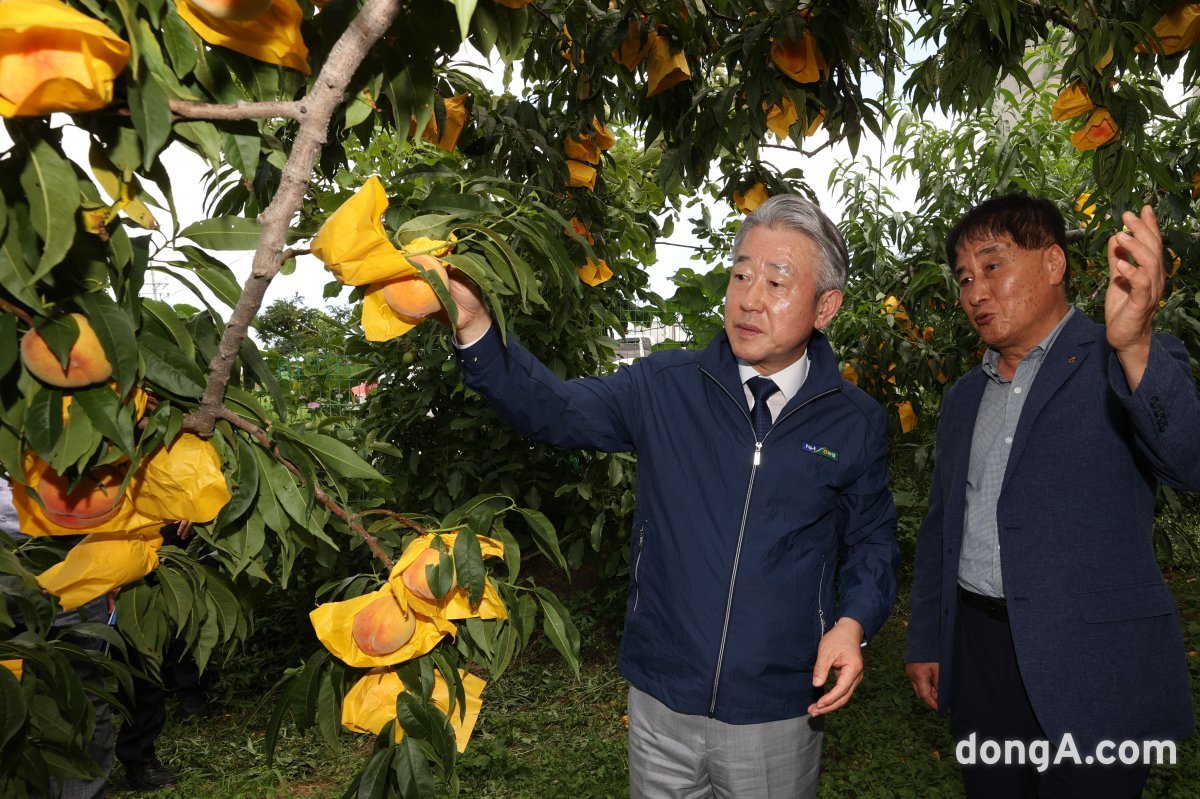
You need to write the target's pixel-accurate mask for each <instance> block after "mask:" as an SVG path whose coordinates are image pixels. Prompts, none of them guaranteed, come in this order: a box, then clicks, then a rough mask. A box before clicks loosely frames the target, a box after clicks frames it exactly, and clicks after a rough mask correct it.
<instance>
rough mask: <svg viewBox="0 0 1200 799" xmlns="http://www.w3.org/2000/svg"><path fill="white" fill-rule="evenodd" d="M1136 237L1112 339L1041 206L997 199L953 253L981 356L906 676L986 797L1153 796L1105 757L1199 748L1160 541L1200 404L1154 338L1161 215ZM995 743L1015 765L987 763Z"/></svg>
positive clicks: (959, 424) (1194, 484) (1137, 227)
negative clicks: (1072, 289) (1071, 284)
mask: <svg viewBox="0 0 1200 799" xmlns="http://www.w3.org/2000/svg"><path fill="white" fill-rule="evenodd" d="M1122 220H1123V222H1124V223H1125V225H1126V227H1127V230H1126V231H1124V232H1121V233H1118V234H1116V235H1114V236H1113V237H1112V238H1111V239H1110V240H1109V242H1108V267H1109V283H1108V288H1107V292H1106V294H1105V301H1104V320H1105V324H1104V325H1099V324H1095V323H1093V322H1092V321H1090V320H1089V319H1088V318H1087V317H1086V316H1085V315H1084V313H1083V312H1082V311H1081V310H1079V309H1078V308H1075V307H1073V306H1072V305H1071V304H1070V302H1069V301H1068V299H1067V292H1066V286H1067V282H1068V263H1067V260H1068V259H1067V248H1066V236H1065V230H1064V223H1063V218H1062V215H1061V214H1060V213H1059V212H1058V210H1057V209H1056V208H1055V207H1054V206H1053V205H1052V204H1051V203H1050V202H1048V201H1047V200H1044V199H1035V198H1031V197H1028V196H1025V195H1009V196H1005V197H999V198H995V199H992V200H988V201H986V202H984V203H981V204H980V205H979V206H977V207H976V208H974V209H972V210H971V211H970V212H969V213H968V214H967V215H966V216H965V217H963V219H962V220H961V221H960V222H959V223H958V224H957V225H956V226H955V227H954V229H953V230H952V231H951V233H950V235H949V237H948V239H947V242H946V251H947V257H948V258H949V263H950V268H951V270H952V272H953V274H954V276H955V279H956V280H957V282H958V285H959V290H960V302H961V305H962V308H963V310H964V311H965V312H966V314H967V317H968V319H970V321H971V324H972V326H973V327H974V328H975V329H976V330H977V331H978V332H979V335H980V337H981V338H982V339H983V341H984V343H985V344H986V345H987V351H986V353H985V354H984V358H983V363H982V365H980V366H978V367H976V368H975V369H973V370H972V371H971V372H969V373H968V374H967V375H966V376H964V377H963V378H962V379H961V380H959V381H958V383H956V384H955V385H954V386H953V388H951V389H950V391H949V392H947V394H946V398H945V400H944V402H943V404H942V412H941V417H940V419H939V423H938V437H937V463H936V468H935V470H934V477H933V485H932V488H931V493H930V500H929V513H928V516H927V517H926V519H925V522H924V524H923V525H922V527H921V531H920V534H919V537H918V540H917V555H916V565H915V573H914V577H913V586H912V617H911V620H910V623H909V627H908V649H907V655H906V661H907V663H908V665H907V672H908V676H909V679H910V680H911V682H912V686H913V690H914V691H915V692H916V694H917V696H918V697H920V699H921V700H922V701H924V702H925V703H926V704H927V705H929V706H930V707H931V708H934V709H937V710H939V711H941V712H945V711H947V710H948V711H949V712H950V717H951V720H950V726H951V730H952V732H953V734H954V737H955V738H956V739H957V740H958V741H959V746H958V749H957V751H958V752H959V753H960V754H961V755H963V756H964V759H966V760H968V761H970V760H971V759H972V758H971V754H972V753H975V757H974V760H975V762H974V763H973V764H972V763H971V762H967V763H965V764H964V765H963V769H962V772H963V781H964V783H965V786H966V791H967V795H968V797H971V799H988V798H990V797H995V798H996V799H1020V798H1021V797H1030V798H1031V799H1032V797H1087V798H1088V799H1110V798H1111V799H1126V798H1127V797H1136V796H1140V795H1141V791H1142V787H1143V785H1144V783H1145V781H1146V778H1147V776H1148V773H1149V764H1148V763H1147V762H1145V761H1144V760H1141V761H1140V762H1137V763H1133V764H1126V763H1123V762H1117V763H1112V764H1104V763H1103V762H1102V758H1106V757H1109V756H1112V755H1113V754H1114V753H1115V752H1116V751H1117V750H1116V749H1115V748H1114V749H1098V748H1097V747H1098V745H1099V744H1101V743H1102V742H1105V741H1107V742H1112V743H1113V744H1115V745H1120V744H1121V743H1123V742H1126V741H1131V742H1135V743H1137V744H1141V743H1143V742H1146V741H1175V740H1179V739H1181V738H1184V737H1186V736H1188V735H1190V734H1191V732H1192V728H1193V717H1192V701H1191V690H1190V685H1189V680H1188V670H1187V663H1186V656H1185V652H1184V645H1183V639H1182V634H1181V631H1180V625H1179V613H1178V610H1177V608H1176V605H1175V601H1174V598H1173V597H1172V596H1171V592H1170V590H1169V589H1168V588H1167V586H1166V584H1165V582H1164V581H1163V576H1162V573H1161V571H1160V570H1159V567H1158V563H1157V562H1156V560H1155V554H1154V545H1153V541H1152V533H1153V527H1154V506H1155V493H1156V488H1157V486H1158V485H1159V483H1164V484H1167V485H1170V486H1173V487H1175V488H1182V489H1191V490H1195V489H1197V488H1200V398H1198V396H1197V391H1196V382H1195V379H1194V378H1193V375H1192V371H1191V367H1190V364H1189V358H1188V353H1187V351H1186V350H1185V349H1184V347H1183V345H1182V344H1181V343H1180V342H1179V341H1178V340H1177V339H1175V338H1172V337H1170V336H1167V335H1163V334H1156V333H1153V332H1152V323H1153V319H1154V314H1155V312H1156V311H1157V310H1158V307H1159V300H1160V298H1161V297H1162V293H1163V284H1164V276H1163V255H1162V239H1161V235H1160V233H1159V229H1158V223H1157V220H1156V218H1155V215H1154V212H1153V211H1152V210H1151V209H1150V207H1149V206H1147V207H1145V208H1143V209H1142V211H1141V213H1140V215H1139V214H1134V213H1131V212H1126V213H1125V214H1123V216H1122ZM1009 742H1013V743H1015V744H1017V745H1016V746H1010V744H1009ZM995 745H999V747H1000V751H1001V752H1003V753H1006V754H1003V755H1002V756H1001V758H1000V761H999V762H992V763H987V762H985V757H983V756H981V755H982V752H983V751H984V750H983V747H985V746H988V747H989V749H988V750H987V751H989V752H992V753H994V752H996V750H995V749H992V748H990V747H992V746H995ZM1032 745H1039V747H1040V748H1039V749H1038V750H1031V749H1030V746H1032ZM1064 747H1065V748H1064ZM1039 751H1042V752H1046V753H1048V757H1047V758H1045V759H1043V758H1040V757H1038V758H1037V759H1036V760H1035V759H1034V757H1031V756H1030V755H1031V753H1032V754H1036V753H1037V752H1039ZM1072 751H1074V752H1075V754H1076V755H1077V757H1072V756H1071V752H1072ZM1139 751H1142V750H1141V749H1139ZM1018 753H1021V755H1022V757H1024V758H1025V759H1024V760H1023V762H1021V763H1017V762H1015V761H1016V760H1017V754H1018ZM1063 753H1065V755H1064V757H1063V759H1061V760H1060V762H1058V763H1057V764H1055V763H1053V762H1049V763H1047V762H1042V761H1043V760H1052V759H1054V758H1056V757H1058V756H1059V755H1060V754H1063ZM990 757H991V756H990V755H989V756H988V758H986V759H990ZM1006 759H1009V760H1012V761H1014V762H1010V763H1006V762H1005V760H1006Z"/></svg>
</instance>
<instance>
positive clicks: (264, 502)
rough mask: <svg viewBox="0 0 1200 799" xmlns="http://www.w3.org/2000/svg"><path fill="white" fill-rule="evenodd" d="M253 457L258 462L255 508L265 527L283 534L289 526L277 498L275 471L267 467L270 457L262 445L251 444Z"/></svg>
mask: <svg viewBox="0 0 1200 799" xmlns="http://www.w3.org/2000/svg"><path fill="white" fill-rule="evenodd" d="M251 447H252V449H253V451H254V458H255V460H256V461H257V462H258V486H259V490H258V505H257V506H256V509H257V510H258V512H259V513H260V514H261V515H262V518H263V522H265V523H266V525H267V527H270V528H271V529H272V530H274V531H275V532H277V533H279V534H281V535H282V534H285V533H287V531H288V527H289V526H290V525H289V523H288V520H287V515H286V514H285V513H284V511H283V508H281V507H279V500H278V498H277V492H276V489H275V485H274V479H275V478H276V475H275V473H274V472H273V471H272V470H271V469H270V468H269V466H270V464H271V462H272V459H271V456H270V455H269V454H267V452H266V451H265V450H263V448H262V447H256V446H253V445H251Z"/></svg>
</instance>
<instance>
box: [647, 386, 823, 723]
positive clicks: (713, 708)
mask: <svg viewBox="0 0 1200 799" xmlns="http://www.w3.org/2000/svg"><path fill="white" fill-rule="evenodd" d="M700 371H701V372H703V373H704V374H705V375H706V376H707V377H708V378H709V379H710V380H712V381H713V382H714V383H716V384H717V386H718V387H719V388H720V389H721V390H722V391H724V392H725V396H727V397H729V399H731V400H733V402H734V404H735V405H737V407H739V408H740V409H741V411H742V415H743V416H745V417H746V421H747V422H749V423H750V428H751V431H752V432H753V429H754V422H753V421H752V420H751V419H750V411H749V410H748V409H747V408H746V403H745V401H742V402H738V400H737V399H736V398H735V397H734V396H733V395H732V394H730V393H729V389H727V388H725V386H724V385H722V384H721V381H720V380H717V378H715V377H713V375H712V374H711V373H710V372H709V371H708V370H707V369H705V368H704V367H700ZM837 391H838V390H837V389H836V388H831V389H830V390H828V391H823V392H821V393H820V394H816V395H814V396H812V397H809V398H808V399H807V400H805V401H804V402H802V403H800V404H799V405H797V406H796V407H795V408H792V409H791V410H790V411H788V412H787V413H786V414H785V415H783V416H780V417H779V418H778V419H776V420H775V421H774V422H772V423H771V426H770V427H769V428H767V432H765V433H763V437H762V441H758V440H756V441H755V442H754V460H753V462H752V463H751V465H750V484H749V485H748V486H746V499H745V501H744V502H743V503H742V521H741V524H740V525H739V526H738V538H737V547H736V548H735V549H734V551H733V569H732V571H731V573H730V575H729V594H728V596H727V597H726V598H725V622H724V623H723V624H722V625H721V644H720V647H719V648H718V649H717V671H716V674H714V675H713V687H712V701H711V702H710V703H709V705H708V715H709V717H710V718H711V717H712V716H713V715H714V714H715V713H716V712H717V688H718V687H719V686H720V684H721V666H722V664H724V662H725V641H726V639H727V638H728V636H729V619H730V616H732V614H733V589H734V586H736V585H737V573H738V563H739V562H740V561H741V559H742V542H743V541H744V540H745V538H746V518H747V516H748V515H749V513H750V496H751V494H753V493H754V478H755V476H756V475H757V474H758V467H759V465H760V464H761V463H762V447H763V442H765V441H766V440H767V436H769V435H771V431H772V430H774V429H775V426H776V425H777V424H779V423H780V422H782V421H783V420H784V419H786V418H787V417H788V416H791V415H792V414H794V413H796V412H797V411H799V410H800V409H801V408H803V407H804V406H806V405H808V404H809V403H811V402H814V401H815V400H819V399H820V398H821V397H827V396H829V395H830V394H835V393H837ZM822 568H823V567H822ZM822 576H823V575H822ZM635 579H636V578H635ZM818 590H819V589H818ZM635 606H636V600H635ZM818 610H819V608H818Z"/></svg>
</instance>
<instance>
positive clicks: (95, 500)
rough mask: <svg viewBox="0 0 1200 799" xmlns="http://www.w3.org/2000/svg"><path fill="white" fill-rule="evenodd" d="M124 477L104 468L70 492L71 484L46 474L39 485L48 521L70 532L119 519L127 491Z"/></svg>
mask: <svg viewBox="0 0 1200 799" xmlns="http://www.w3.org/2000/svg"><path fill="white" fill-rule="evenodd" d="M124 479H125V474H124V473H123V472H122V471H121V470H119V469H117V468H114V467H112V466H101V467H99V468H98V469H95V470H93V471H92V472H91V473H90V474H88V475H86V476H84V478H83V479H82V480H80V481H79V483H78V484H77V485H76V486H75V488H74V489H71V481H70V480H68V479H67V478H66V477H63V476H62V475H60V474H57V473H55V472H52V471H50V470H47V471H46V473H45V474H43V475H42V479H41V480H40V481H39V482H38V485H37V493H38V497H40V498H41V500H42V509H43V512H44V513H45V514H46V518H47V519H49V520H50V521H52V522H54V523H55V524H57V525H58V526H59V527H66V528H67V529H69V530H87V529H89V528H91V527H94V526H96V525H97V524H102V523H104V522H106V521H108V520H109V519H111V518H112V517H113V516H116V515H117V510H119V508H120V505H121V499H122V498H123V497H124V496H125V491H124V489H123V488H122V487H121V483H122V482H123V481H124Z"/></svg>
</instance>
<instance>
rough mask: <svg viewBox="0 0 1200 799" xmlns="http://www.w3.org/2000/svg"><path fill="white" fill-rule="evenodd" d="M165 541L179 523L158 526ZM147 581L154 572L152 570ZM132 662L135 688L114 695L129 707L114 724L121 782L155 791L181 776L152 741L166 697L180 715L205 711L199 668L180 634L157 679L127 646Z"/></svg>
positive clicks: (163, 717) (175, 538) (163, 719)
mask: <svg viewBox="0 0 1200 799" xmlns="http://www.w3.org/2000/svg"><path fill="white" fill-rule="evenodd" d="M160 532H161V533H162V536H163V543H165V544H178V543H180V541H181V538H180V536H179V524H178V523H175V524H169V525H167V526H165V527H163V528H162V530H161V531H160ZM146 579H147V580H148V581H150V582H154V581H156V579H157V578H156V577H155V576H154V575H153V574H150V575H148V576H147V578H146ZM129 659H130V664H129V665H130V666H132V667H133V678H132V686H133V692H132V693H126V692H125V691H124V690H122V691H120V692H119V694H118V698H119V699H120V701H121V703H122V704H123V705H125V707H127V708H128V709H129V718H127V719H125V720H123V721H122V722H121V724H120V727H119V728H118V730H117V744H116V754H117V760H118V761H120V763H121V765H122V766H123V767H124V768H125V782H126V783H127V784H128V786H129V787H130V789H132V790H135V791H156V790H159V789H161V788H167V787H170V786H172V785H175V784H177V783H178V782H179V780H178V779H177V778H176V776H175V774H174V773H172V772H171V770H170V769H169V768H167V767H166V766H164V765H163V764H162V761H160V760H159V759H158V752H157V749H156V748H155V742H156V741H157V740H158V738H159V736H160V735H162V731H163V728H164V727H165V726H166V723H167V698H168V697H169V696H174V697H175V699H176V700H177V701H178V706H179V711H180V715H181V716H183V717H186V716H190V715H203V714H204V712H205V711H206V705H205V702H204V694H203V690H202V689H201V687H200V673H199V670H198V669H197V667H196V661H195V660H194V659H193V658H192V657H191V655H190V654H188V652H187V651H186V646H185V644H184V642H183V640H182V639H179V638H176V639H175V640H173V641H172V642H171V643H170V645H169V646H168V647H167V651H166V652H165V653H164V654H163V660H162V666H161V668H160V669H159V671H160V674H161V677H162V680H161V681H155V680H153V679H150V678H149V677H147V676H143V675H144V674H145V671H146V669H145V662H144V660H143V659H142V658H141V657H140V656H139V655H138V654H137V652H136V651H135V650H134V649H133V648H130V649H129Z"/></svg>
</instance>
